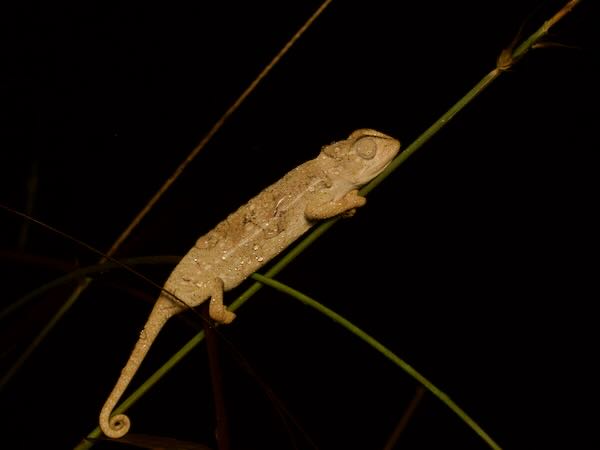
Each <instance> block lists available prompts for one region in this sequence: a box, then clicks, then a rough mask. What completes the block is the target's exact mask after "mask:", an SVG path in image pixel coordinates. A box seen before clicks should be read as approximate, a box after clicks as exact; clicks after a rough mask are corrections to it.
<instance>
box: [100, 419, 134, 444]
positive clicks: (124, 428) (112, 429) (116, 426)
mask: <svg viewBox="0 0 600 450" xmlns="http://www.w3.org/2000/svg"><path fill="white" fill-rule="evenodd" d="M130 426H131V421H130V420H129V417H127V416H126V415H125V414H116V415H114V416H112V417H111V418H110V419H109V418H107V417H102V416H101V417H100V429H101V430H102V432H103V433H104V434H105V435H106V436H108V437H109V438H111V439H119V438H122V437H123V436H125V435H126V434H127V432H128V431H129V428H130Z"/></svg>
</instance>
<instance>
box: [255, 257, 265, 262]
mask: <svg viewBox="0 0 600 450" xmlns="http://www.w3.org/2000/svg"><path fill="white" fill-rule="evenodd" d="M256 260H257V261H258V262H263V261H264V260H265V258H263V257H262V256H257V257H256Z"/></svg>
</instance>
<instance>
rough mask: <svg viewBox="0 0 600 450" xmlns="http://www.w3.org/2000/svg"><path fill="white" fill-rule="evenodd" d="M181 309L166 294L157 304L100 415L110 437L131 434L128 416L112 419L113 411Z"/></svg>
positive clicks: (102, 425) (104, 429) (102, 426)
mask: <svg viewBox="0 0 600 450" xmlns="http://www.w3.org/2000/svg"><path fill="white" fill-rule="evenodd" d="M181 310H182V308H181V307H180V306H179V305H177V304H176V303H175V302H174V301H173V300H172V299H171V298H169V296H168V295H166V294H164V293H163V294H161V295H160V297H159V298H158V300H157V301H156V304H155V305H154V308H153V309H152V312H151V313H150V316H149V317H148V320H147V321H146V325H145V326H144V329H143V330H142V332H141V334H140V338H139V339H138V341H137V343H136V344H135V347H134V349H133V351H132V352H131V356H130V357H129V360H128V361H127V364H126V365H125V367H124V368H123V370H122V371H121V375H120V376H119V379H118V380H117V383H116V384H115V387H114V388H113V390H112V392H111V393H110V395H109V397H108V399H107V400H106V402H105V404H104V407H103V408H102V411H101V412H100V428H101V429H102V432H103V433H104V434H105V435H106V436H108V437H110V438H113V439H118V438H120V437H123V436H125V435H126V434H127V432H128V431H129V427H130V426H131V421H130V420H129V417H127V416H126V415H125V414H116V415H114V416H112V417H111V415H112V412H113V410H114V409H115V406H116V405H117V403H118V402H119V400H120V399H121V396H122V395H123V393H124V392H125V390H126V389H127V386H129V383H130V382H131V379H132V378H133V376H134V375H135V373H136V372H137V370H138V368H139V367H140V364H141V363H142V361H143V360H144V358H145V357H146V354H147V353H148V350H149V349H150V346H151V345H152V343H153V342H154V340H155V339H156V336H157V335H158V333H159V332H160V330H161V329H162V327H163V326H164V324H165V323H166V322H167V320H169V318H170V317H172V316H173V315H175V314H177V313H178V312H180V311H181Z"/></svg>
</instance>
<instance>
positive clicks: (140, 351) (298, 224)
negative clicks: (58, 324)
mask: <svg viewBox="0 0 600 450" xmlns="http://www.w3.org/2000/svg"><path fill="white" fill-rule="evenodd" d="M399 150H400V142H399V141H398V140H396V139H394V138H392V137H390V136H387V135H386V134H383V133H381V132H379V131H375V130H372V129H367V128H363V129H359V130H356V131H354V132H353V133H351V134H350V136H349V137H348V138H347V139H345V140H342V141H338V142H333V143H332V144H329V145H326V146H324V147H323V148H322V149H321V151H320V153H319V155H318V156H317V157H316V158H314V159H311V160H309V161H307V162H305V163H303V164H301V165H299V166H298V167H296V168H294V169H292V170H291V171H290V172H288V173H287V174H286V175H284V176H283V178H281V179H280V180H279V181H277V182H275V183H274V184H272V185H271V186H269V187H267V188H266V189H264V190H263V191H261V192H260V193H259V194H258V195H257V196H255V197H253V198H252V199H250V200H249V201H248V203H246V204H245V205H243V206H241V207H240V208H239V209H238V210H237V211H235V212H234V213H232V214H230V215H229V216H228V217H227V218H226V219H225V220H223V221H222V222H220V223H219V224H218V225H217V226H216V227H215V228H214V229H212V230H211V231H209V232H208V233H207V234H205V235H203V236H201V237H200V238H199V239H198V240H197V241H196V243H195V245H194V246H193V247H192V248H191V249H190V250H189V252H188V253H187V254H186V255H185V256H184V257H183V258H182V259H181V261H180V262H179V264H178V265H177V266H176V267H175V269H174V270H173V272H172V273H171V274H170V275H169V277H168V279H167V281H166V282H165V285H164V289H163V290H162V291H161V293H160V295H159V297H158V299H157V300H156V303H155V305H154V307H153V309H152V311H151V313H150V316H149V317H148V319H147V321H146V324H145V325H144V328H143V329H142V331H141V333H140V336H139V339H138V341H137V343H136V344H135V347H134V349H133V351H132V352H131V355H130V357H129V360H128V361H127V363H126V365H125V367H124V368H123V370H122V371H121V374H120V376H119V378H118V380H117V382H116V384H115V386H114V388H113V390H112V392H111V393H110V395H109V397H108V398H107V400H106V402H105V404H104V406H103V408H102V410H101V412H100V428H101V430H102V432H103V433H104V434H105V435H106V436H108V437H110V438H115V439H116V438H120V437H123V436H124V435H125V434H127V432H128V431H129V429H130V426H131V422H130V419H129V417H127V416H126V415H125V414H116V415H112V412H113V410H114V408H115V406H116V404H117V403H118V401H119V400H120V398H121V396H122V395H123V393H124V392H125V390H126V389H127V387H128V385H129V383H130V381H131V380H132V378H133V377H134V375H135V373H136V372H137V370H138V368H139V366H140V365H141V363H142V361H143V359H144V358H145V356H146V354H147V353H148V350H149V349H150V346H151V345H152V343H153V342H154V340H155V339H156V337H157V335H158V334H159V332H160V330H161V329H162V327H163V326H164V325H165V323H166V322H167V320H168V319H169V318H171V317H172V316H174V315H175V314H177V313H179V312H181V311H183V310H184V309H185V308H188V307H195V306H198V305H200V304H202V303H204V302H206V301H209V307H208V311H209V316H210V318H211V319H212V320H214V321H215V322H216V323H219V324H228V323H231V322H232V321H233V319H234V318H235V314H234V313H233V312H232V311H229V310H228V309H227V307H226V306H225V305H224V303H223V294H224V292H225V291H228V290H230V289H233V288H235V287H236V286H238V285H239V284H241V283H242V282H243V281H244V280H245V279H246V278H247V277H249V276H250V275H251V274H252V273H253V272H255V271H257V270H258V269H259V268H260V267H262V266H263V265H265V264H266V263H267V262H269V261H270V260H271V259H273V258H274V257H275V256H277V255H278V254H279V253H281V252H282V251H283V250H284V249H285V248H286V247H288V246H289V245H290V244H292V243H293V242H294V241H295V240H296V239H298V238H299V237H300V236H301V235H303V234H304V233H305V232H306V231H308V230H309V229H310V228H311V227H312V226H313V225H314V224H315V223H317V222H318V221H321V220H324V219H328V218H331V217H335V216H339V215H342V216H351V215H353V214H354V212H355V211H356V208H359V207H361V206H363V205H364V204H365V203H366V199H365V197H363V196H361V195H360V194H359V193H358V189H359V188H360V187H361V186H363V185H365V184H367V183H368V182H369V181H371V180H372V179H373V178H375V177H376V176H377V175H379V174H380V173H381V172H382V171H383V170H384V169H385V167H386V166H387V165H388V164H389V163H390V162H391V161H392V159H393V158H394V157H395V156H396V154H397V153H398V152H399Z"/></svg>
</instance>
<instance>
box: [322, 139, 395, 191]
mask: <svg viewBox="0 0 600 450" xmlns="http://www.w3.org/2000/svg"><path fill="white" fill-rule="evenodd" d="M399 150H400V142H399V141H398V140H396V139H394V138H392V137H390V136H388V135H386V134H383V133H381V132H379V131H376V130H371V129H369V128H361V129H359V130H356V131H354V132H353V133H352V134H351V135H350V136H349V137H348V139H346V140H344V141H340V142H336V143H334V144H331V145H328V146H327V147H325V148H323V153H324V154H325V155H326V156H328V157H330V158H333V159H334V160H335V164H334V168H333V170H335V171H336V172H338V173H336V177H337V178H343V179H345V180H346V181H347V182H349V183H350V184H352V185H353V186H355V187H359V186H362V185H364V184H366V183H368V182H369V181H371V180H372V179H373V178H375V177H376V176H377V175H379V174H380V173H381V172H382V171H383V169H385V167H386V166H387V165H388V164H389V163H390V161H391V160H392V159H394V156H396V155H397V154H398V151H399Z"/></svg>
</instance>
